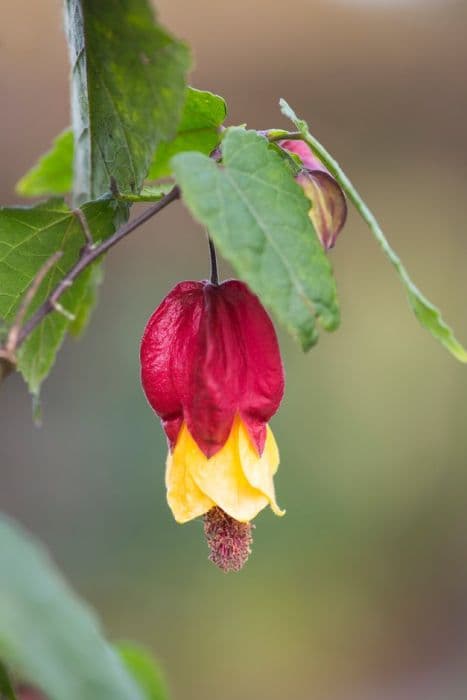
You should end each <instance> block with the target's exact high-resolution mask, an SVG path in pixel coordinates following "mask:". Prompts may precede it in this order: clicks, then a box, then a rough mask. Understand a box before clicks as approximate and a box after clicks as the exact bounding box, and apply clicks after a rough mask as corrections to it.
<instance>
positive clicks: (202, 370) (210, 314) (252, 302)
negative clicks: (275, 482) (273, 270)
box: [141, 280, 284, 457]
mask: <svg viewBox="0 0 467 700" xmlns="http://www.w3.org/2000/svg"><path fill="white" fill-rule="evenodd" d="M141 379H142V384H143V389H144V391H145V393H146V396H147V398H148V401H149V403H150V404H151V406H152V407H153V409H154V410H155V411H156V413H157V414H158V415H159V416H160V417H161V419H162V422H163V426H164V430H165V432H166V434H167V437H168V439H169V443H170V445H171V447H172V448H173V447H174V445H175V442H176V439H177V435H178V432H179V430H180V427H181V425H182V422H183V420H185V421H186V423H187V426H188V429H189V431H190V433H191V434H192V436H193V438H194V440H195V441H196V443H197V444H198V446H199V447H200V449H201V450H202V451H203V452H204V454H205V455H206V456H207V457H211V456H212V455H214V454H215V453H216V452H217V451H218V450H220V449H221V447H222V446H223V445H224V444H225V442H226V440H227V438H228V436H229V433H230V430H231V427H232V423H233V420H234V418H235V415H236V414H237V413H238V414H239V415H240V416H241V418H242V420H243V421H244V423H245V425H246V426H247V428H248V431H249V433H250V436H251V438H252V440H253V442H254V444H255V445H256V447H257V449H258V452H259V453H260V454H261V453H262V451H263V448H264V441H265V436H266V423H267V421H268V420H269V419H270V418H271V416H272V415H273V414H274V413H275V412H276V411H277V408H278V407H279V404H280V401H281V398H282V394H283V391H284V375H283V368H282V362H281V358H280V352H279V346H278V343H277V338H276V334H275V331H274V327H273V325H272V323H271V320H270V319H269V316H268V315H267V313H266V311H265V310H264V308H263V307H262V305H261V303H260V302H259V300H258V298H257V297H256V296H255V295H254V294H252V293H251V292H250V290H249V289H248V287H247V286H246V285H245V284H243V283H242V282H239V281H236V280H230V281H228V282H224V283H222V284H220V285H213V284H211V283H209V282H182V283H180V284H178V285H177V286H176V287H175V288H174V289H173V290H172V291H171V292H170V293H169V294H168V296H167V297H166V298H165V299H164V301H163V302H162V303H161V305H160V306H159V307H158V308H157V309H156V311H155V312H154V314H153V315H152V316H151V318H150V319H149V322H148V324H147V326H146V329H145V332H144V335H143V339H142V342H141Z"/></svg>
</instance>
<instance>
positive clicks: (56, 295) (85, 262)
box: [15, 186, 180, 349]
mask: <svg viewBox="0 0 467 700" xmlns="http://www.w3.org/2000/svg"><path fill="white" fill-rule="evenodd" d="M179 197H180V189H179V188H178V187H177V186H175V187H173V188H172V189H171V190H170V192H168V194H166V195H165V196H164V197H163V198H162V199H160V200H159V201H158V202H156V204H154V205H153V206H152V207H148V208H147V209H146V210H145V211H144V212H143V213H142V214H140V215H139V216H138V217H136V219H133V221H129V222H128V223H126V224H124V225H123V226H121V227H120V228H119V229H118V231H116V232H115V233H114V234H113V235H112V236H109V238H106V239H105V240H104V241H102V243H100V244H99V245H96V246H93V247H89V246H86V247H85V248H84V250H83V252H82V254H81V257H80V258H79V260H78V262H77V263H76V264H75V265H74V266H73V267H72V268H71V270H69V272H68V273H67V274H66V275H65V277H64V278H63V279H62V280H61V281H60V282H59V283H58V284H57V286H56V287H55V289H54V290H53V291H52V293H51V294H50V296H49V297H48V298H47V299H46V300H45V301H44V303H43V304H42V305H41V306H40V307H39V308H38V309H37V311H36V312H35V313H34V314H33V315H32V316H31V318H30V319H29V320H28V321H27V322H26V323H25V325H24V326H23V328H22V329H21V330H20V332H19V333H18V337H17V340H16V346H15V349H17V348H19V347H20V345H21V344H22V343H23V342H24V341H25V340H26V338H27V337H28V335H29V334H30V333H32V331H33V330H34V329H35V328H36V326H38V325H39V323H40V322H41V321H42V320H43V319H44V318H45V316H47V315H48V314H49V313H51V312H52V311H54V310H58V311H60V305H59V304H58V300H59V299H60V297H61V296H62V294H63V293H64V292H65V291H66V290H67V289H68V288H69V287H70V286H71V285H72V284H73V282H74V281H75V279H76V278H77V277H78V276H79V275H80V274H81V273H82V272H83V270H85V269H86V268H87V267H89V265H91V264H92V263H93V262H94V261H95V260H97V258H100V257H101V255H103V254H104V253H107V251H108V250H110V249H111V248H113V247H114V246H115V245H117V243H119V242H120V241H121V240H122V239H123V238H125V237H126V236H128V235H129V234H130V233H132V232H133V231H134V230H135V229H137V228H139V227H140V226H141V225H142V224H144V223H145V222H146V221H148V220H149V219H150V218H152V217H153V216H155V215H156V214H158V213H159V212H160V211H162V209H164V208H165V207H166V206H167V205H168V204H170V203H171V202H173V201H175V200H176V199H179Z"/></svg>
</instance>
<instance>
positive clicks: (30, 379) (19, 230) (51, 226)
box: [0, 199, 115, 394]
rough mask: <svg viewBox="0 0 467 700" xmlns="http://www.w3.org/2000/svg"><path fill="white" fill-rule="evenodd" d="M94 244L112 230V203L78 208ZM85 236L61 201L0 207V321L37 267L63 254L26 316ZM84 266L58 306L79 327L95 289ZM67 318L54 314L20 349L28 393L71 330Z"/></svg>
mask: <svg viewBox="0 0 467 700" xmlns="http://www.w3.org/2000/svg"><path fill="white" fill-rule="evenodd" d="M83 211H84V213H85V215H86V218H87V220H88V224H89V227H90V229H91V231H92V232H93V235H94V237H95V240H98V239H102V238H106V237H107V236H109V235H110V234H111V233H113V231H114V225H113V219H114V216H115V209H114V203H113V202H112V201H111V200H101V201H98V202H91V203H88V204H86V205H84V207H83ZM84 244H85V238H84V234H83V230H82V228H81V224H80V222H79V220H78V218H77V217H76V216H75V215H74V214H73V212H72V211H71V210H70V209H69V208H68V207H67V205H66V204H65V203H64V202H63V200H61V199H51V200H49V201H47V202H43V203H41V204H38V205H36V206H34V207H2V208H0V290H1V291H0V317H2V318H3V319H5V320H6V321H7V322H8V321H12V320H13V319H14V317H15V314H16V311H17V309H18V306H19V304H20V302H21V299H22V297H23V295H24V293H25V292H26V290H27V289H28V288H29V286H30V285H31V283H32V282H33V280H34V278H35V276H36V275H37V273H38V271H39V270H40V268H41V267H42V266H43V265H44V263H45V262H46V261H47V260H48V259H49V258H50V257H51V256H52V254H53V253H55V252H56V251H59V250H60V251H63V255H62V257H61V258H60V260H59V261H58V263H57V264H56V265H54V267H53V268H52V269H51V271H50V272H49V273H48V274H47V276H46V277H45V279H44V280H43V282H42V284H41V285H40V287H39V289H38V291H37V293H36V295H35V297H34V300H33V302H32V303H31V306H30V308H29V313H28V316H30V315H31V314H32V313H33V312H34V311H35V310H36V309H37V308H38V307H39V306H40V305H41V304H42V302H43V301H45V299H46V298H47V297H48V296H49V294H50V293H51V291H52V290H53V289H54V287H55V286H56V285H57V284H58V282H59V281H60V280H61V279H62V278H63V277H64V275H65V274H66V273H67V272H68V270H69V269H70V268H71V267H72V266H73V264H74V263H75V262H76V261H77V259H78V256H79V253H80V250H81V248H82V247H83V245H84ZM95 274H96V273H95V272H94V271H93V270H92V269H91V268H88V269H87V270H85V271H84V272H83V273H82V274H81V275H80V276H79V277H78V279H77V280H76V281H75V282H74V283H73V285H72V287H70V289H68V290H67V291H66V292H65V293H64V295H63V297H62V298H61V300H60V301H61V303H62V304H63V306H64V308H65V309H67V311H69V312H70V313H72V314H75V315H77V318H79V319H80V322H79V323H80V327H81V328H82V326H83V322H84V320H85V318H86V317H87V315H88V311H89V308H90V305H91V303H92V294H91V293H90V289H89V285H90V284H91V285H94V283H95V280H93V275H95ZM70 323H71V322H70V320H69V319H68V318H66V317H65V316H63V315H62V314H59V313H57V312H53V313H51V314H49V315H48V316H46V318H44V320H43V321H42V322H41V323H40V325H39V326H38V327H37V328H36V329H35V330H34V331H33V332H32V333H31V335H30V336H29V337H28V338H27V339H26V340H25V342H24V343H23V345H22V346H21V348H20V351H19V363H18V369H19V370H20V371H21V373H22V375H23V377H24V379H25V380H26V382H27V383H28V385H29V389H30V391H31V392H32V393H33V394H37V393H38V391H39V387H40V384H41V382H42V380H43V379H44V378H45V377H46V376H47V374H48V373H49V371H50V368H51V367H52V365H53V363H54V360H55V356H56V354H57V351H58V349H59V348H60V345H61V344H62V342H63V339H64V337H65V334H66V332H67V330H68V328H69V327H70Z"/></svg>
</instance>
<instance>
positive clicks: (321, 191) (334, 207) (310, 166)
mask: <svg viewBox="0 0 467 700" xmlns="http://www.w3.org/2000/svg"><path fill="white" fill-rule="evenodd" d="M281 146H282V148H285V149H286V150H287V151H290V152H291V153H295V154H296V155H298V156H299V157H300V159H301V161H302V163H303V165H304V166H305V169H304V170H303V171H302V172H301V173H300V174H299V175H298V176H297V178H296V179H297V182H298V183H299V185H301V187H303V190H304V192H305V194H306V196H307V197H308V199H309V200H310V202H311V204H312V206H311V209H310V219H311V221H312V222H313V226H314V228H315V231H316V233H317V235H318V237H319V239H320V241H321V243H322V246H323V248H324V249H325V250H329V249H330V248H333V247H334V245H335V243H336V240H337V237H338V235H339V233H340V232H341V231H342V229H343V227H344V224H345V222H346V219H347V202H346V199H345V195H344V193H343V191H342V189H341V188H340V186H339V184H338V183H337V181H336V180H335V179H334V178H333V177H332V175H330V174H329V172H328V171H327V169H326V168H325V167H324V165H323V164H322V163H321V161H320V160H319V159H318V158H317V157H316V156H315V155H314V153H313V152H312V150H311V148H310V147H309V146H308V144H307V143H305V142H304V141H282V142H281Z"/></svg>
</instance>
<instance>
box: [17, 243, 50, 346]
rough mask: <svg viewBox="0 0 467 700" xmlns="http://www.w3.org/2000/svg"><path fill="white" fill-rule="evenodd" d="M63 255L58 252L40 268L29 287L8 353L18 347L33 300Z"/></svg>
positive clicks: (21, 305)
mask: <svg viewBox="0 0 467 700" xmlns="http://www.w3.org/2000/svg"><path fill="white" fill-rule="evenodd" d="M62 255H63V251H61V250H57V252H56V253H54V254H53V255H52V256H51V257H50V258H49V259H48V260H46V261H45V263H44V264H43V265H42V267H41V268H40V270H39V272H38V273H37V274H36V276H35V277H34V279H33V281H32V282H31V284H30V285H29V287H28V290H27V292H26V294H25V295H24V297H23V299H22V301H21V304H20V305H19V308H18V311H17V313H16V317H15V320H14V321H13V325H12V326H11V328H10V332H9V333H8V339H7V341H6V343H5V350H6V352H7V353H14V352H15V350H16V348H17V346H18V337H19V335H20V333H21V327H22V325H23V321H24V318H25V316H26V313H27V311H28V309H29V307H30V305H31V302H32V300H33V299H34V297H35V296H36V294H37V291H38V289H39V287H40V286H41V284H42V282H43V280H44V278H45V276H46V275H47V273H48V272H49V270H51V269H52V267H53V266H54V265H55V263H57V262H58V261H59V260H60V258H61V257H62Z"/></svg>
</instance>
